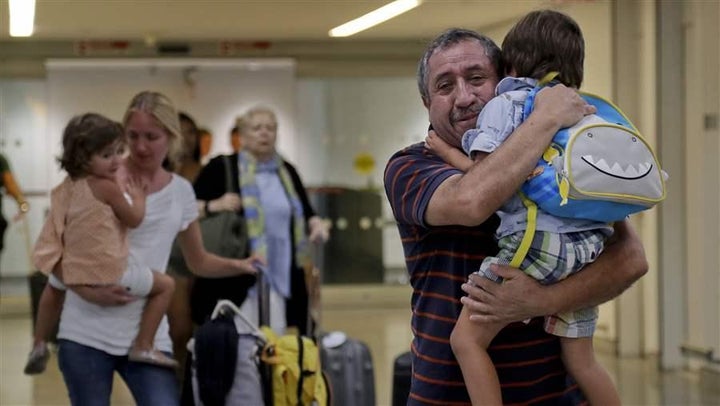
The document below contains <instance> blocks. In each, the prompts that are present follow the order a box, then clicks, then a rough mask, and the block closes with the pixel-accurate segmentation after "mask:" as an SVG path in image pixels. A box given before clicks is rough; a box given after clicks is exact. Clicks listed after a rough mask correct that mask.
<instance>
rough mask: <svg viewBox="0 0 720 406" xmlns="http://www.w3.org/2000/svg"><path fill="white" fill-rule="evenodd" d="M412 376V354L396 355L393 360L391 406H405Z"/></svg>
mask: <svg viewBox="0 0 720 406" xmlns="http://www.w3.org/2000/svg"><path fill="white" fill-rule="evenodd" d="M411 378H412V354H411V353H410V351H408V352H404V353H402V354H400V355H398V356H397V357H396V358H395V362H393V382H392V406H406V405H407V401H408V396H409V395H410V380H411Z"/></svg>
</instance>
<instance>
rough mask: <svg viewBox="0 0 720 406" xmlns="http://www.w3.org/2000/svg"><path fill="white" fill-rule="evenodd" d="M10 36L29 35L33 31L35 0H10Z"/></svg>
mask: <svg viewBox="0 0 720 406" xmlns="http://www.w3.org/2000/svg"><path fill="white" fill-rule="evenodd" d="M8 5H9V8H10V36H11V37H29V36H31V35H32V33H33V25H34V22H33V20H35V0H10V1H9V3H8Z"/></svg>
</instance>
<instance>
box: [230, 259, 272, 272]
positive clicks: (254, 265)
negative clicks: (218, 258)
mask: <svg viewBox="0 0 720 406" xmlns="http://www.w3.org/2000/svg"><path fill="white" fill-rule="evenodd" d="M232 261H233V266H235V267H236V268H237V269H238V270H239V271H240V274H249V275H256V274H257V273H258V272H259V271H261V270H262V269H264V268H265V265H266V263H265V260H264V259H262V258H260V257H258V256H255V255H251V256H250V257H248V258H243V259H233V260H232Z"/></svg>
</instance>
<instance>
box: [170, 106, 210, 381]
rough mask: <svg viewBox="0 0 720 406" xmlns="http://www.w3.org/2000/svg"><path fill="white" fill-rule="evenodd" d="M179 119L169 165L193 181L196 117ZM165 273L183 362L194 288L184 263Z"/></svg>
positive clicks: (196, 156) (196, 168) (197, 159)
mask: <svg viewBox="0 0 720 406" xmlns="http://www.w3.org/2000/svg"><path fill="white" fill-rule="evenodd" d="M178 120H179V122H180V134H181V135H182V144H181V145H182V152H181V153H180V157H179V159H178V160H177V161H178V163H177V164H175V165H172V169H173V172H175V173H177V174H178V175H180V176H182V177H183V178H185V179H187V181H188V182H190V183H192V182H194V181H195V178H196V177H197V175H198V173H200V170H201V169H202V163H201V162H200V142H199V137H200V136H199V130H198V127H197V124H196V123H195V120H194V119H193V118H192V117H191V116H190V115H189V114H188V113H185V112H179V113H178ZM179 244H180V243H179V241H176V242H175V243H174V245H173V250H179V249H180V246H179ZM168 274H170V275H171V276H172V277H173V279H174V280H175V292H174V293H173V297H172V301H171V302H170V307H169V309H168V322H169V324H170V338H172V342H173V352H174V355H175V357H176V359H177V360H178V362H179V363H180V365H185V361H186V357H187V348H186V346H187V342H188V341H189V340H190V338H191V337H192V334H193V322H192V317H191V314H190V293H191V292H192V288H193V281H194V277H193V274H192V272H191V271H190V269H188V267H187V265H186V264H184V263H182V264H180V266H178V265H177V264H173V263H171V264H170V265H169V266H168ZM184 375H185V374H184V372H183V371H178V378H179V379H180V384H181V387H182V385H183V384H184V382H183V379H184Z"/></svg>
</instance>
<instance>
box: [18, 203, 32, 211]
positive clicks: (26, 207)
mask: <svg viewBox="0 0 720 406" xmlns="http://www.w3.org/2000/svg"><path fill="white" fill-rule="evenodd" d="M18 207H19V208H20V212H21V213H27V212H28V211H30V204H29V203H28V202H27V201H25V200H23V201H22V202H20V204H19V205H18Z"/></svg>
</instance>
